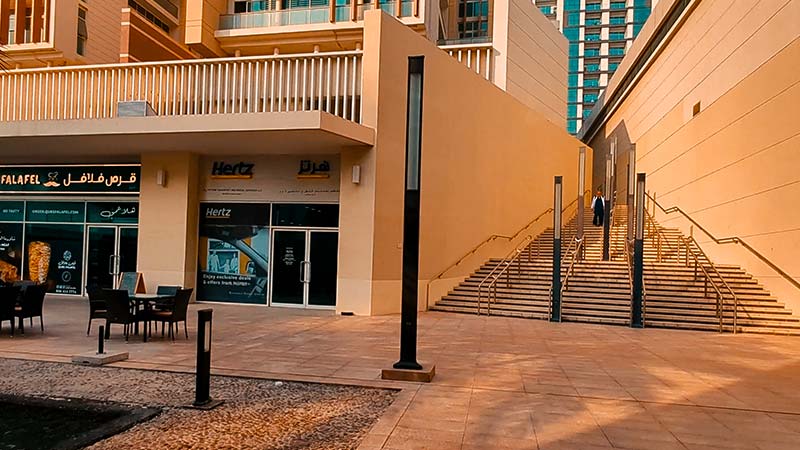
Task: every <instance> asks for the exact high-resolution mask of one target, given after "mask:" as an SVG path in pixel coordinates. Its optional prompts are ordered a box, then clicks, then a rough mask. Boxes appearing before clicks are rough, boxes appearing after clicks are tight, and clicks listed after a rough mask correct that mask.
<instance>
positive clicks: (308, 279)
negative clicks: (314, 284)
mask: <svg viewBox="0 0 800 450" xmlns="http://www.w3.org/2000/svg"><path fill="white" fill-rule="evenodd" d="M306 283H311V262H310V261H306Z"/></svg>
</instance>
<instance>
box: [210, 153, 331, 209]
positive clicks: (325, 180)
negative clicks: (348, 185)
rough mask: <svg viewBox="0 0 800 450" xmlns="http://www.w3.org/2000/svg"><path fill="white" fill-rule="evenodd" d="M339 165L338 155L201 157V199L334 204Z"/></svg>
mask: <svg viewBox="0 0 800 450" xmlns="http://www.w3.org/2000/svg"><path fill="white" fill-rule="evenodd" d="M339 164H340V162H339V156H338V155H316V156H315V155H301V156H293V155H262V156H248V157H246V158H233V157H232V158H230V159H227V160H221V159H219V158H203V159H202V160H201V169H202V173H205V174H206V176H205V177H204V179H203V180H202V186H201V188H202V191H201V192H202V198H201V200H205V201H214V202H216V201H231V200H232V201H254V202H259V203H261V202H263V203H267V202H298V203H334V202H338V201H339V175H340V172H341V171H340V169H339Z"/></svg>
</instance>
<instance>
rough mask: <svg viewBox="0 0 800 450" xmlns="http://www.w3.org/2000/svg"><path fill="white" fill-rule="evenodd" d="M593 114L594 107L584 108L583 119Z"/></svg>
mask: <svg viewBox="0 0 800 450" xmlns="http://www.w3.org/2000/svg"><path fill="white" fill-rule="evenodd" d="M591 115H592V109H591V108H587V109H584V110H583V120H586V119H588V118H589V116H591Z"/></svg>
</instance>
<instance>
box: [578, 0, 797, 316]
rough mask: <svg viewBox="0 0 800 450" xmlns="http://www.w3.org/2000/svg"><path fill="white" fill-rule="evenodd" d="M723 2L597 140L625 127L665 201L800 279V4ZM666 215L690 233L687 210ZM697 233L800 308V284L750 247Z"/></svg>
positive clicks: (699, 20) (704, 11)
mask: <svg viewBox="0 0 800 450" xmlns="http://www.w3.org/2000/svg"><path fill="white" fill-rule="evenodd" d="M719 4H720V2H714V1H707V0H706V1H703V2H700V3H699V5H698V6H697V8H696V9H695V10H694V11H693V12H692V13H691V15H690V16H689V17H688V18H687V20H686V21H685V23H684V24H683V25H682V26H681V27H680V29H679V30H678V31H677V34H676V35H675V37H674V38H673V39H672V41H670V43H669V44H668V45H667V46H666V48H665V49H664V51H663V52H662V53H661V54H660V55H659V56H658V58H657V59H656V60H655V61H654V63H653V65H652V66H651V68H650V69H649V70H648V71H647V72H646V73H644V75H643V76H642V78H641V80H640V81H639V82H638V84H636V85H635V87H634V89H633V90H632V91H631V92H630V94H629V95H627V97H626V99H625V100H624V102H623V103H622V104H621V106H620V108H619V109H618V110H617V111H616V112H615V113H614V114H613V115H612V116H611V117H610V118H609V120H608V122H607V124H606V126H605V128H604V129H602V130H601V131H600V132H599V133H598V135H597V136H596V137H595V138H594V139H593V140H592V141H591V143H592V146H593V147H594V148H595V149H596V150H597V155H598V156H600V157H602V155H603V152H602V150H603V149H605V148H606V147H607V143H608V141H609V140H610V139H611V138H612V137H613V136H617V137H618V140H619V142H620V148H621V150H625V149H626V148H627V145H628V143H629V142H635V143H636V146H637V164H638V167H637V170H638V171H639V172H646V173H647V174H648V180H647V182H648V190H649V191H650V192H655V193H657V197H658V201H659V203H661V204H663V205H664V206H665V207H669V206H679V207H681V208H682V209H684V210H685V211H686V212H688V213H689V214H691V215H692V216H693V217H694V218H695V219H696V220H697V221H698V222H699V223H701V224H702V225H703V226H704V227H706V228H708V229H709V230H710V231H711V232H712V233H713V234H715V235H716V236H717V237H726V236H740V237H743V238H744V239H745V240H746V241H747V242H748V243H750V244H751V245H752V246H753V247H755V248H756V249H757V250H758V251H760V252H762V253H763V254H765V255H766V256H767V257H768V258H770V259H771V260H772V261H773V262H774V263H776V264H777V265H778V266H780V267H781V268H783V269H784V270H786V271H787V272H789V274H791V275H792V276H793V277H794V278H795V279H797V280H800V262H798V260H797V255H798V254H799V253H800V210H798V209H797V208H796V207H795V206H794V205H795V203H796V202H797V199H798V198H800V175H798V171H797V168H798V167H800V152H798V146H800V124H798V122H797V120H796V119H795V117H794V116H795V115H794V114H792V112H793V110H794V109H796V105H797V104H798V102H800V72H798V61H800V28H799V27H798V26H797V24H798V20H800V2H797V1H789V0H776V1H769V2H764V1H756V0H746V1H739V2H737V5H736V7H729V8H722V7H720V5H719ZM698 102H699V103H700V113H699V114H697V115H696V116H694V117H693V116H692V108H693V106H694V105H695V104H697V103H698ZM622 157H623V160H624V154H623V155H622ZM595 163H596V165H595V167H596V168H595V184H599V183H601V182H602V181H601V175H600V173H601V172H602V162H601V161H600V158H597V161H596V162H595ZM618 173H619V171H618ZM658 219H659V220H660V221H661V222H662V223H663V224H664V225H667V226H677V227H680V228H682V229H683V230H684V231H685V232H687V233H688V228H689V224H688V222H687V221H685V220H681V219H674V218H672V216H670V218H667V217H663V216H660V217H658ZM696 235H697V233H696ZM697 236H698V240H699V241H700V243H701V245H703V247H704V249H705V250H706V251H707V252H708V253H709V254H710V256H711V257H712V259H714V260H716V261H718V262H725V263H736V264H739V265H742V266H744V267H745V268H746V269H747V270H749V271H750V272H752V273H753V274H754V275H755V276H756V277H757V278H758V279H759V280H760V281H762V282H763V283H764V284H765V285H766V287H767V288H769V289H771V290H773V292H774V293H775V294H777V295H778V296H779V297H780V299H781V300H782V301H785V302H786V303H788V304H789V305H790V307H792V308H793V309H794V310H796V311H797V310H800V292H798V291H797V290H796V289H793V288H790V287H789V284H788V283H786V282H784V281H782V279H781V278H779V277H778V276H777V275H776V273H775V272H773V271H772V270H770V269H769V268H767V267H766V265H764V264H763V263H761V262H760V261H758V260H757V259H756V258H754V257H752V256H751V255H750V254H749V253H748V252H747V251H746V250H744V249H743V248H742V247H740V246H736V245H725V246H719V245H714V244H713V243H711V242H708V241H709V239H708V238H707V237H705V236H702V235H697Z"/></svg>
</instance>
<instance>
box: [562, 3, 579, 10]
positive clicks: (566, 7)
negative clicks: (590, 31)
mask: <svg viewBox="0 0 800 450" xmlns="http://www.w3.org/2000/svg"><path fill="white" fill-rule="evenodd" d="M579 9H581V0H566V1H565V2H564V10H565V11H577V10H579Z"/></svg>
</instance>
